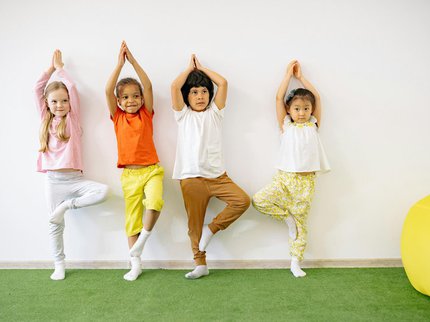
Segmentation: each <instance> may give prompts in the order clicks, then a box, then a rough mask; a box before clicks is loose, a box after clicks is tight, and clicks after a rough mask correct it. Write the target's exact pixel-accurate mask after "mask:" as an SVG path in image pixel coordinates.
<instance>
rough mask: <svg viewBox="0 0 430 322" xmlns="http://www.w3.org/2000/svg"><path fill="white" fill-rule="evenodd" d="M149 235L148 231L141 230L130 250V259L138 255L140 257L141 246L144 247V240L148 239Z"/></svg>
mask: <svg viewBox="0 0 430 322" xmlns="http://www.w3.org/2000/svg"><path fill="white" fill-rule="evenodd" d="M149 235H151V232H150V231H147V230H145V229H142V231H141V232H140V235H139V238H137V240H136V242H135V243H134V245H133V246H132V247H131V248H130V256H131V257H140V255H142V251H143V246H145V243H146V240H147V239H148V237H149Z"/></svg>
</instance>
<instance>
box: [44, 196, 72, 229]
mask: <svg viewBox="0 0 430 322" xmlns="http://www.w3.org/2000/svg"><path fill="white" fill-rule="evenodd" d="M71 205H72V201H71V200H70V199H69V200H64V201H63V202H62V203H60V204H59V205H58V206H57V207H56V208H55V209H54V211H53V212H52V214H51V218H50V219H49V222H50V223H52V224H61V222H62V221H63V219H64V214H65V213H66V211H67V210H68V209H70V207H71Z"/></svg>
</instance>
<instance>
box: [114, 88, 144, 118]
mask: <svg viewBox="0 0 430 322" xmlns="http://www.w3.org/2000/svg"><path fill="white" fill-rule="evenodd" d="M117 100H118V104H119V106H121V107H122V109H123V110H124V111H126V112H127V113H137V111H139V109H140V108H141V106H142V103H143V97H142V95H141V94H140V90H139V86H137V85H133V84H130V85H125V86H123V88H122V89H121V93H120V96H119V98H118V99H117Z"/></svg>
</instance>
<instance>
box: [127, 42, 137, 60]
mask: <svg viewBox="0 0 430 322" xmlns="http://www.w3.org/2000/svg"><path fill="white" fill-rule="evenodd" d="M125 57H126V58H127V60H128V61H129V62H130V64H132V65H133V64H134V63H135V62H136V59H135V58H134V56H133V55H132V54H131V51H130V49H128V46H127V44H126V45H125Z"/></svg>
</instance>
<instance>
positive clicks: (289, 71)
mask: <svg viewBox="0 0 430 322" xmlns="http://www.w3.org/2000/svg"><path fill="white" fill-rule="evenodd" d="M296 64H297V60H296V59H294V60H292V61H290V63H289V64H288V66H287V72H286V75H287V76H293V75H294V66H295V65H296Z"/></svg>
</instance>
